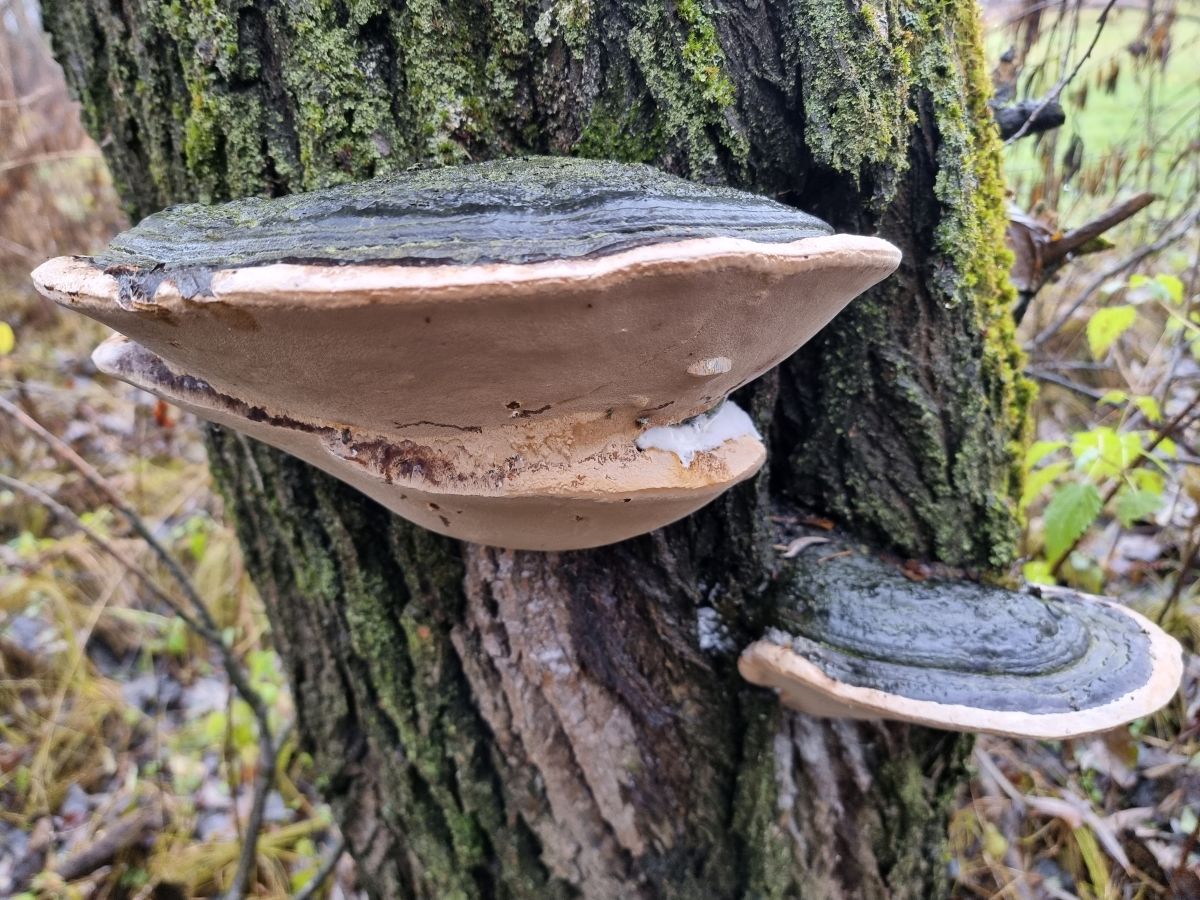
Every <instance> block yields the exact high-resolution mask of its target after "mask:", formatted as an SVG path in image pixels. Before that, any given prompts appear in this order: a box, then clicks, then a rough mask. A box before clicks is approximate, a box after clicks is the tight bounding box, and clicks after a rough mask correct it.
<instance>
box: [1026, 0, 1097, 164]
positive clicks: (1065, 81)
mask: <svg viewBox="0 0 1200 900" xmlns="http://www.w3.org/2000/svg"><path fill="white" fill-rule="evenodd" d="M1116 3H1117V0H1108V3H1106V4H1105V5H1104V9H1103V10H1102V11H1101V13H1100V18H1099V19H1098V20H1097V21H1096V33H1095V34H1093V35H1092V42H1091V43H1090V44H1088V47H1087V50H1085V51H1084V52H1083V56H1081V57H1080V58H1079V61H1078V62H1077V63H1075V68H1073V69H1071V71H1070V72H1069V73H1068V74H1067V75H1066V76H1064V77H1063V78H1060V79H1058V81H1057V82H1055V84H1054V87H1052V88H1050V91H1049V93H1047V94H1046V96H1045V97H1043V98H1042V101H1041V103H1039V104H1038V105H1037V108H1036V109H1034V111H1033V112H1032V113H1030V114H1029V118H1028V119H1026V120H1025V123H1024V124H1023V125H1022V126H1021V127H1020V128H1019V129H1017V131H1016V132H1015V133H1014V134H1013V135H1012V137H1010V138H1009V139H1008V140H1006V141H1005V142H1004V144H1005V146H1007V145H1009V144H1011V143H1012V142H1013V141H1017V140H1020V139H1021V138H1023V137H1025V135H1026V134H1028V133H1029V129H1030V128H1032V127H1033V124H1034V123H1035V122H1036V121H1037V120H1038V119H1039V117H1040V116H1041V115H1042V113H1043V112H1044V111H1045V110H1046V108H1047V107H1049V106H1050V104H1051V103H1057V102H1058V98H1059V97H1061V96H1062V92H1063V91H1064V90H1066V88H1067V85H1069V84H1070V83H1071V82H1072V81H1074V80H1075V76H1076V75H1078V74H1079V70H1080V69H1082V68H1083V64H1084V63H1085V62H1087V61H1088V57H1090V56H1091V55H1092V51H1093V50H1095V49H1096V43H1097V42H1098V41H1099V40H1100V35H1101V34H1102V33H1103V32H1104V26H1105V25H1106V24H1107V23H1108V14H1109V13H1110V12H1111V11H1112V8H1113V7H1114V6H1115V5H1116Z"/></svg>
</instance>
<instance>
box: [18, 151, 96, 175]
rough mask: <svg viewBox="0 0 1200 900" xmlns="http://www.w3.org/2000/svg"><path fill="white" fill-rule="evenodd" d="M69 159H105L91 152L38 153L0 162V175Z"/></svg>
mask: <svg viewBox="0 0 1200 900" xmlns="http://www.w3.org/2000/svg"><path fill="white" fill-rule="evenodd" d="M69 159H103V157H102V156H101V155H100V153H99V151H96V152H93V151H90V150H59V151H56V152H53V153H38V154H36V155H34V156H23V157H21V158H20V159H10V160H6V161H5V162H0V173H3V172H11V171H12V170H13V169H22V168H24V167H25V166H37V165H40V164H42V163H48V162H63V161H65V160H69Z"/></svg>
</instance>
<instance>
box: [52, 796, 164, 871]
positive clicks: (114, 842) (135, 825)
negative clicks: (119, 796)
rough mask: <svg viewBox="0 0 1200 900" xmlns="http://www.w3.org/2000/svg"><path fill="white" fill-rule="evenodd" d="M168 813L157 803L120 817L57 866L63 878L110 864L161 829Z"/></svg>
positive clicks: (56, 869) (56, 868)
mask: <svg viewBox="0 0 1200 900" xmlns="http://www.w3.org/2000/svg"><path fill="white" fill-rule="evenodd" d="M165 824H166V815H165V813H164V811H163V808H162V806H161V805H159V804H158V803H155V804H154V805H152V806H150V807H147V808H146V809H143V810H140V811H139V812H136V813H134V814H133V815H130V816H125V817H124V818H122V819H118V820H117V821H116V822H115V823H113V824H112V825H111V826H109V828H108V829H107V830H106V831H105V832H104V834H103V836H102V837H100V838H99V839H98V840H95V841H93V842H92V843H90V844H88V845H87V846H86V847H83V848H81V849H79V850H76V851H75V852H74V853H72V854H71V855H70V856H68V857H67V858H66V859H65V860H63V861H62V862H61V863H59V864H58V865H57V866H56V867H55V871H56V872H57V873H58V874H59V875H60V876H61V877H62V879H63V880H64V881H75V880H76V879H77V878H82V877H83V876H85V875H90V874H91V873H92V872H95V871H96V870H97V869H99V868H100V867H101V866H104V865H108V864H109V863H110V862H112V861H113V859H115V858H116V856H117V854H118V853H120V852H121V851H122V850H125V849H126V848H128V847H131V846H133V845H134V844H136V843H137V842H138V841H140V840H141V839H142V838H143V837H144V836H145V835H146V833H147V832H149V831H151V830H155V831H158V830H161V829H162V827H163V825H165Z"/></svg>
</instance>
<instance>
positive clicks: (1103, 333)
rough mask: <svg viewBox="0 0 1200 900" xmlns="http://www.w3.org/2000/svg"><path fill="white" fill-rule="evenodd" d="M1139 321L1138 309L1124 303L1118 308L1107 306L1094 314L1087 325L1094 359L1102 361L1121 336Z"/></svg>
mask: <svg viewBox="0 0 1200 900" xmlns="http://www.w3.org/2000/svg"><path fill="white" fill-rule="evenodd" d="M1136 320H1137V309H1136V308H1135V307H1134V306H1132V305H1130V304H1128V303H1122V304H1120V305H1118V306H1107V307H1105V308H1104V309H1098V310H1096V311H1095V312H1094V313H1092V317H1091V318H1090V319H1089V320H1088V324H1087V339H1088V347H1089V348H1090V349H1091V351H1092V359H1101V358H1102V357H1103V356H1104V354H1106V353H1107V352H1108V348H1109V347H1111V346H1112V345H1113V342H1114V341H1116V339H1117V338H1119V337H1120V336H1121V335H1123V334H1124V333H1125V332H1126V331H1128V330H1129V327H1130V326H1131V325H1132V324H1133V323H1134V322H1135V321H1136Z"/></svg>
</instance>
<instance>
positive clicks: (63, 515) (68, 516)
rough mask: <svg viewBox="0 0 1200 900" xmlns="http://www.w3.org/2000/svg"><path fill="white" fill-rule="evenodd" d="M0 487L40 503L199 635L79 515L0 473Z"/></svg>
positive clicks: (188, 620)
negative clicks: (110, 559) (113, 561)
mask: <svg viewBox="0 0 1200 900" xmlns="http://www.w3.org/2000/svg"><path fill="white" fill-rule="evenodd" d="M0 487H6V488H8V489H9V490H10V491H15V492H16V493H18V494H23V495H24V496H26V497H28V498H29V499H30V500H33V501H34V502H35V503H40V504H41V505H42V506H44V507H45V508H46V509H48V510H49V511H50V512H51V513H53V514H54V517H55V518H56V519H59V520H60V521H62V522H64V523H66V524H68V525H70V526H71V527H73V528H74V529H75V530H76V531H79V532H81V533H82V534H83V536H84V537H86V538H87V539H88V540H89V541H91V542H92V543H93V544H95V545H96V547H97V548H98V549H100V550H101V551H102V552H103V553H105V554H107V555H108V556H109V557H111V558H112V559H113V560H115V561H116V562H117V564H118V565H120V566H121V567H122V568H123V569H125V571H127V572H128V573H129V574H130V575H132V576H133V577H134V578H136V579H137V580H138V581H140V582H141V583H142V585H143V586H144V587H145V588H146V590H148V591H149V592H150V593H151V594H152V595H153V596H154V598H155V599H156V600H158V601H159V602H160V603H162V604H163V605H164V606H167V607H169V608H170V609H171V610H172V611H173V612H174V613H175V615H177V616H179V617H180V618H181V619H183V621H184V622H186V623H187V624H188V626H189V627H191V628H194V629H195V630H196V631H198V632H200V633H203V632H204V628H203V626H202V625H201V624H200V623H199V622H197V621H196V620H195V619H194V618H192V616H191V615H190V614H189V613H188V611H187V610H186V609H184V608H183V607H182V606H180V605H179V603H178V602H177V601H176V600H175V598H173V597H171V596H170V595H169V594H167V593H166V592H165V591H164V590H163V589H162V588H160V587H159V586H158V584H157V582H155V580H154V579H153V578H151V577H150V575H149V574H147V572H146V570H145V569H143V568H142V567H141V566H139V565H138V564H137V563H136V562H134V561H133V560H132V559H130V558H129V557H128V556H126V555H125V554H124V553H122V552H121V551H120V550H119V549H118V548H117V546H116V545H115V544H113V543H112V541H110V540H108V539H107V538H105V537H104V536H103V535H101V534H100V533H99V532H98V531H95V530H94V529H92V528H90V527H88V526H87V525H85V524H84V522H83V520H82V519H80V518H79V516H77V515H75V513H74V512H72V511H71V510H70V509H68V508H67V507H65V506H63V504H61V503H59V502H58V501H57V500H55V499H54V498H53V497H51V496H50V495H49V494H47V493H46V492H45V491H43V490H41V489H40V488H36V487H34V486H33V485H32V484H28V483H26V482H24V481H20V480H18V479H16V478H10V477H9V476H8V475H2V474H0Z"/></svg>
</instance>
